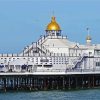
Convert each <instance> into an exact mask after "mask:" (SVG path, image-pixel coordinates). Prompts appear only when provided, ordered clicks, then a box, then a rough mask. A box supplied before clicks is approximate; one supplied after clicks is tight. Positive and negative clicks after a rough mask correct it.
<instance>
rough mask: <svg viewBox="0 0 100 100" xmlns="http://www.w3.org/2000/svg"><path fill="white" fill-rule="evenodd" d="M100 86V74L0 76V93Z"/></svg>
mask: <svg viewBox="0 0 100 100" xmlns="http://www.w3.org/2000/svg"><path fill="white" fill-rule="evenodd" d="M99 86H100V74H72V75H70V74H69V75H31V74H29V75H28V74H26V75H17V74H16V75H0V91H4V92H6V91H9V90H10V91H11V90H14V91H21V90H29V91H37V90H39V91H40V90H71V89H87V88H96V87H99Z"/></svg>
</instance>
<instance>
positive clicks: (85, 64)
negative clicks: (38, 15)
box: [0, 31, 100, 74]
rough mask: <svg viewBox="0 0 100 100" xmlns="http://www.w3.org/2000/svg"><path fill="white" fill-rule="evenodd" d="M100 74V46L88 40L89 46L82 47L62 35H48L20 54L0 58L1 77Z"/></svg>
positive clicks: (5, 55) (51, 33) (58, 32)
mask: <svg viewBox="0 0 100 100" xmlns="http://www.w3.org/2000/svg"><path fill="white" fill-rule="evenodd" d="M53 33H54V35H53ZM57 34H58V35H57ZM88 39H90V38H88ZM99 70H100V44H97V45H94V44H91V40H86V45H80V44H79V43H75V42H71V41H69V40H68V39H67V37H64V36H62V35H61V31H46V35H45V36H42V37H41V38H40V39H39V40H38V41H37V42H33V43H32V44H31V45H29V46H28V47H26V48H24V50H23V51H22V52H21V53H19V54H0V71H1V72H0V73H26V72H27V73H33V74H34V73H36V74H40V73H45V74H47V73H50V74H54V73H55V74H57V73H59V74H62V73H63V74H66V73H70V72H71V73H79V72H84V73H86V72H88V73H90V72H95V71H97V72H98V71H99Z"/></svg>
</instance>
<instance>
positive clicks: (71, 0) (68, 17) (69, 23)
mask: <svg viewBox="0 0 100 100" xmlns="http://www.w3.org/2000/svg"><path fill="white" fill-rule="evenodd" d="M53 11H54V15H55V16H56V20H57V22H58V23H59V25H60V27H61V29H62V34H63V35H67V36H68V38H69V40H72V41H75V42H79V43H81V44H85V38H86V35H87V31H86V28H87V27H89V28H90V34H91V37H92V42H93V43H100V39H99V38H100V0H0V53H17V52H20V51H21V50H22V49H23V48H24V47H25V46H27V45H28V44H31V42H33V41H36V40H38V38H39V37H40V35H42V34H43V35H44V34H45V29H46V26H47V24H48V23H49V22H50V20H51V16H52V15H53Z"/></svg>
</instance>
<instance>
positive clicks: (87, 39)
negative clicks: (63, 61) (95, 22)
mask: <svg viewBox="0 0 100 100" xmlns="http://www.w3.org/2000/svg"><path fill="white" fill-rule="evenodd" d="M87 33H88V35H87V37H86V44H87V45H88V46H90V45H91V40H92V38H91V36H90V30H89V28H87Z"/></svg>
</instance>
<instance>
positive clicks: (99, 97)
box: [0, 89, 100, 100]
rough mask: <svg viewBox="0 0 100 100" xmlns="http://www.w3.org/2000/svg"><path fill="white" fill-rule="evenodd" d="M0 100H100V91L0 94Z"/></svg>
mask: <svg viewBox="0 0 100 100" xmlns="http://www.w3.org/2000/svg"><path fill="white" fill-rule="evenodd" d="M0 100H100V89H89V90H74V91H60V90H59V91H35V92H26V91H22V92H5V93H4V92H0Z"/></svg>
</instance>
